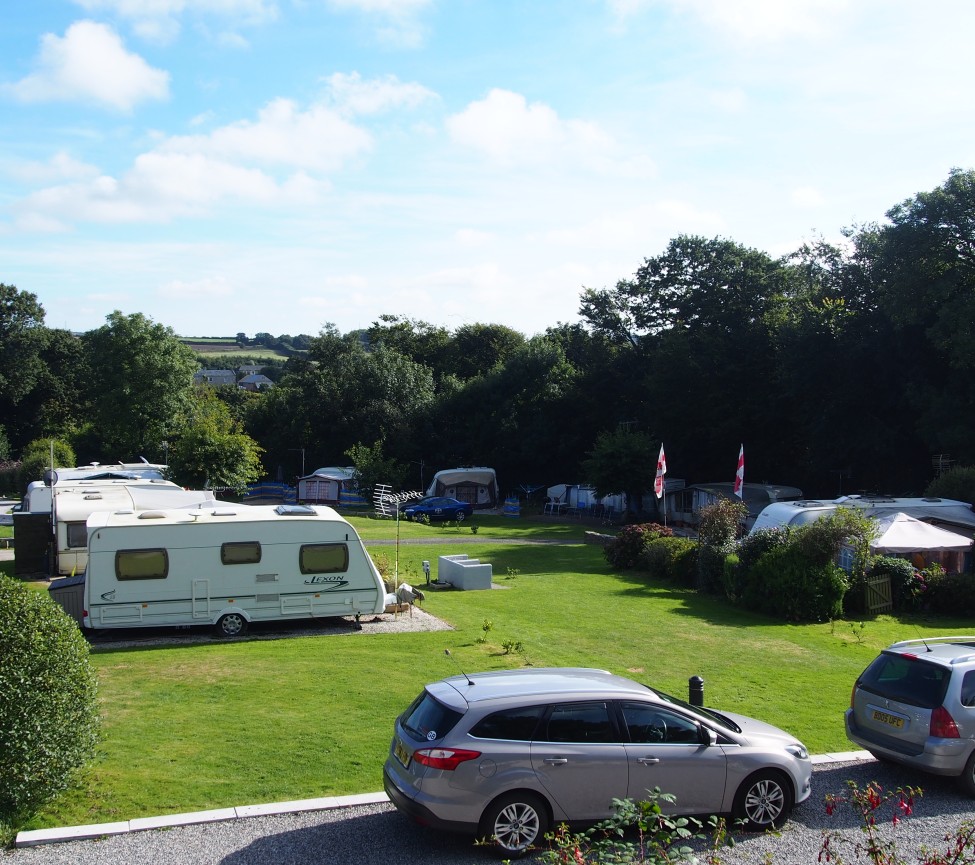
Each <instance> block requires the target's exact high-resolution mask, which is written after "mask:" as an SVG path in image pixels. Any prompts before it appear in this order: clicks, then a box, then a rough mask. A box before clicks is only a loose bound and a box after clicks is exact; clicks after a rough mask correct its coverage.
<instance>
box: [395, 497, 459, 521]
mask: <svg viewBox="0 0 975 865" xmlns="http://www.w3.org/2000/svg"><path fill="white" fill-rule="evenodd" d="M403 513H404V515H405V516H406V518H407V519H408V520H415V519H416V518H417V517H427V519H430V520H453V521H454V522H457V523H462V522H464V520H466V519H467V518H468V517H470V516H471V515H472V514H473V513H474V506H473V505H472V504H471V503H470V502H461V501H458V500H457V499H452V498H450V497H449V496H427V497H426V498H425V499H420V501H418V502H414V503H413V504H411V505H407V506H406V507H405V508H403Z"/></svg>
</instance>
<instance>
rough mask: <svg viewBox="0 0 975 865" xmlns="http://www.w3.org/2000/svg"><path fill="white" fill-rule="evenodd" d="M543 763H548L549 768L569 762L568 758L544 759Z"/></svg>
mask: <svg viewBox="0 0 975 865" xmlns="http://www.w3.org/2000/svg"><path fill="white" fill-rule="evenodd" d="M545 762H546V763H548V765H549V766H562V765H564V764H565V763H568V762H569V758H568V757H546V758H545Z"/></svg>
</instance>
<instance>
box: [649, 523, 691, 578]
mask: <svg viewBox="0 0 975 865" xmlns="http://www.w3.org/2000/svg"><path fill="white" fill-rule="evenodd" d="M660 528H663V526H660ZM668 531H670V530H669V529H668ZM697 550H698V543H697V541H694V540H691V539H690V538H679V537H676V536H671V535H663V534H661V535H657V536H656V537H652V538H650V539H649V540H647V541H646V542H645V544H644V547H643V551H642V552H641V553H640V556H639V559H638V563H637V564H638V567H639V568H640V570H644V571H646V572H647V573H648V574H650V575H651V576H654V577H659V578H660V579H664V580H667V581H669V582H672V583H678V584H680V585H682V586H686V587H688V588H692V587H693V586H694V581H695V580H694V578H695V574H696V571H697Z"/></svg>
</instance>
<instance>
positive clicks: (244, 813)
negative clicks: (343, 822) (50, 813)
mask: <svg viewBox="0 0 975 865" xmlns="http://www.w3.org/2000/svg"><path fill="white" fill-rule="evenodd" d="M811 759H812V762H813V764H822V763H853V762H856V761H859V760H872V759H873V757H872V756H871V755H870V753H869V752H868V751H846V752H843V753H836V754H817V755H815V756H813V757H812V758H811ZM388 801H389V797H388V796H387V795H386V794H385V793H360V794H359V795H356V796H325V797H323V798H320V799H298V800H296V801H294V802H275V803H272V804H268V805H241V806H239V807H237V808H216V809H214V810H212V811H195V812H191V813H188V814H168V815H166V816H163V817H139V818H137V819H135V820H122V821H119V822H118V823H93V824H91V825H89V826H63V827H59V828H55V829H32V830H30V831H27V832H18V833H17V840H16V841H15V842H14V846H15V847H35V846H37V845H39V844H56V843H59V842H62V841H84V840H87V839H91V838H102V837H104V836H106V835H124V834H126V833H128V832H142V831H145V830H147V829H168V828H171V827H173V826H190V825H194V824H198V823H218V822H222V821H224V820H236V819H239V818H244V817H266V816H269V815H274V814H296V813H298V812H301V811H326V810H330V809H333V808H348V807H351V806H353V805H376V804H379V803H382V802H388Z"/></svg>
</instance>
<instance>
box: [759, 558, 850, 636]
mask: <svg viewBox="0 0 975 865" xmlns="http://www.w3.org/2000/svg"><path fill="white" fill-rule="evenodd" d="M740 583H741V603H742V605H743V606H745V607H747V608H748V609H750V610H755V611H757V612H760V613H767V614H769V615H773V616H779V617H781V618H783V619H786V620H787V621H790V622H823V621H827V620H829V619H833V618H836V617H837V616H838V615H840V614H841V613H842V611H843V596H844V595H845V594H846V592H847V589H848V588H849V582H848V580H847V576H846V574H845V573H844V572H843V570H842V569H841V568H839V567H838V566H837V565H835V564H833V563H832V562H831V561H826V562H822V561H815V560H811V559H810V558H809V557H808V555H807V551H806V550H804V549H803V547H802V546H801V545H800V544H788V545H785V546H780V547H775V548H773V549H771V550H769V551H768V552H767V553H765V554H764V555H763V556H762V557H761V558H760V559H759V560H758V562H756V563H755V564H754V565H753V566H752V567H751V568H749V569H748V570H747V571H746V572H744V574H743V576H742V579H741V581H740Z"/></svg>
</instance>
